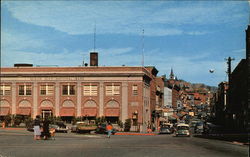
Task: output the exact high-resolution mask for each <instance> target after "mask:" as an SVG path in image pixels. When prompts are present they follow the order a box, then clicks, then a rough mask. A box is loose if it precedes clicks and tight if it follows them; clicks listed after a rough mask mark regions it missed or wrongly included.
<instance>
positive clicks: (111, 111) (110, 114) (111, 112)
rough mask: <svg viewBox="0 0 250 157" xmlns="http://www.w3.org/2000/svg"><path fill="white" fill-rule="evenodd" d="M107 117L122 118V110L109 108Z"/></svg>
mask: <svg viewBox="0 0 250 157" xmlns="http://www.w3.org/2000/svg"><path fill="white" fill-rule="evenodd" d="M105 116H106V117H119V116H120V109H119V108H112V109H111V108H108V109H106V113H105Z"/></svg>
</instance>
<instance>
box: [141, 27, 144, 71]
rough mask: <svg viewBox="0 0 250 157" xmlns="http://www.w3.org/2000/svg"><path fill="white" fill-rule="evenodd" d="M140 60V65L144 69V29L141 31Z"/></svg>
mask: <svg viewBox="0 0 250 157" xmlns="http://www.w3.org/2000/svg"><path fill="white" fill-rule="evenodd" d="M141 55H142V59H141V65H142V67H144V29H142V54H141Z"/></svg>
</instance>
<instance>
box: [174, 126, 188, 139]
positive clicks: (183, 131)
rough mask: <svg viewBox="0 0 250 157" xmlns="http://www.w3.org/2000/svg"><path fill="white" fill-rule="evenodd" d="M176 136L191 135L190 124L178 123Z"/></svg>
mask: <svg viewBox="0 0 250 157" xmlns="http://www.w3.org/2000/svg"><path fill="white" fill-rule="evenodd" d="M175 136H176V137H177V136H188V137H190V131H189V125H188V124H178V125H177V127H176V131H175Z"/></svg>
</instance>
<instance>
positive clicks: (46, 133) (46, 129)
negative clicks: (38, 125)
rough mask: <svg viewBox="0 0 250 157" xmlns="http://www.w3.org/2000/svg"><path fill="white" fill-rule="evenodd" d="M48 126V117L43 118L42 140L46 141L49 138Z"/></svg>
mask: <svg viewBox="0 0 250 157" xmlns="http://www.w3.org/2000/svg"><path fill="white" fill-rule="evenodd" d="M49 124H50V121H49V120H48V116H45V118H44V121H43V135H44V137H43V139H44V140H47V139H48V138H49V137H50V132H49Z"/></svg>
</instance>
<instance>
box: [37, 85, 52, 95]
mask: <svg viewBox="0 0 250 157" xmlns="http://www.w3.org/2000/svg"><path fill="white" fill-rule="evenodd" d="M53 93H54V86H53V85H41V86H40V94H41V95H53Z"/></svg>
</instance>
